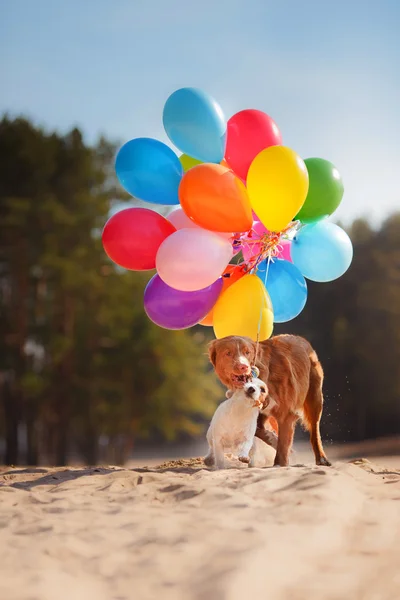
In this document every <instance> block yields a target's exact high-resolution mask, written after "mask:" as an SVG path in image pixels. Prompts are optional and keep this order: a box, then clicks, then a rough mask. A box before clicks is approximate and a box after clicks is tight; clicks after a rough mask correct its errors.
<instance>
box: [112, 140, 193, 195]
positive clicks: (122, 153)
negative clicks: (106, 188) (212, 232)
mask: <svg viewBox="0 0 400 600" xmlns="http://www.w3.org/2000/svg"><path fill="white" fill-rule="evenodd" d="M115 172H116V173H117V177H118V179H119V181H120V183H121V185H122V186H123V187H124V188H125V189H126V191H127V192H129V193H130V194H132V196H134V197H135V198H137V199H138V200H144V201H145V202H153V203H154V204H179V197H178V188H179V184H180V182H181V179H182V175H183V168H182V165H181V163H180V160H179V158H178V157H177V155H176V154H175V152H174V151H173V150H171V148H169V147H168V146H167V145H166V144H163V143H162V142H159V141H158V140H153V139H152V138H136V139H134V140H130V142H127V143H126V144H124V145H123V146H122V148H120V150H119V152H118V154H117V158H116V159H115Z"/></svg>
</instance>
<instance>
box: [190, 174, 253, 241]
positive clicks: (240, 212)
mask: <svg viewBox="0 0 400 600" xmlns="http://www.w3.org/2000/svg"><path fill="white" fill-rule="evenodd" d="M179 199H180V201H181V206H182V208H183V210H184V211H185V213H186V214H187V215H188V217H190V218H191V219H193V221H194V222H195V223H197V224H198V225H200V227H204V229H210V230H211V231H226V232H232V231H234V232H243V231H247V230H248V229H250V227H251V225H252V223H253V219H252V216H251V207H250V202H249V198H248V196H247V192H246V188H245V186H244V185H243V183H242V182H241V181H240V179H238V178H237V177H236V176H235V174H234V173H233V172H232V171H231V170H230V169H227V168H225V167H222V166H221V165H212V164H204V165H198V166H197V167H193V169H190V171H188V172H187V173H185V175H184V176H183V178H182V182H181V185H180V186H179Z"/></svg>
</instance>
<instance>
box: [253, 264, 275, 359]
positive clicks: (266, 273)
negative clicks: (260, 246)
mask: <svg viewBox="0 0 400 600" xmlns="http://www.w3.org/2000/svg"><path fill="white" fill-rule="evenodd" d="M270 262H271V255H270V254H269V255H268V258H267V268H266V269H265V275H264V287H265V288H266V287H267V279H268V273H269V265H270ZM262 311H263V305H262V302H261V306H260V316H259V319H258V326H257V341H256V357H255V359H254V364H255V365H256V364H257V358H258V350H259V347H260V331H261V321H262Z"/></svg>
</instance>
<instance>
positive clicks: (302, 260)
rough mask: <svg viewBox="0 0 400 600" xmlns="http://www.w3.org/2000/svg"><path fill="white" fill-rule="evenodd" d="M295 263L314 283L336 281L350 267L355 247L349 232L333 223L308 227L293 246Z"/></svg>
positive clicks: (291, 248) (315, 224) (293, 242)
mask: <svg viewBox="0 0 400 600" xmlns="http://www.w3.org/2000/svg"><path fill="white" fill-rule="evenodd" d="M290 253H291V257H292V260H293V262H294V264H295V265H296V267H298V268H299V269H300V271H301V272H302V273H303V275H304V277H307V279H311V281H320V282H324V281H333V280H334V279H337V278H338V277H340V276H341V275H343V273H345V272H346V271H347V269H348V268H349V266H350V264H351V261H352V259H353V246H352V243H351V240H350V238H349V236H348V235H347V233H346V232H345V231H343V229H342V228H341V227H339V226H338V225H335V224H334V223H330V222H329V221H320V222H319V223H314V224H312V225H305V226H304V227H303V229H301V230H300V231H299V233H298V234H297V235H296V237H295V238H294V240H293V241H292V245H291V247H290Z"/></svg>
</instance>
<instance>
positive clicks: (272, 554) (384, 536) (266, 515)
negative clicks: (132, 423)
mask: <svg viewBox="0 0 400 600" xmlns="http://www.w3.org/2000/svg"><path fill="white" fill-rule="evenodd" d="M396 462H397V467H396V468H395V467H393V466H391V467H390V468H389V469H385V468H383V467H382V466H380V465H377V464H374V463H372V462H369V461H366V460H361V461H356V462H355V463H346V462H337V463H335V464H334V466H333V467H332V468H322V467H315V466H313V465H311V464H308V465H302V466H293V467H289V468H267V469H261V468H254V469H249V468H247V467H246V466H245V465H243V466H241V467H240V468H237V469H236V468H231V469H228V470H225V471H210V470H207V469H205V468H204V467H203V465H202V463H201V460H192V461H180V463H176V462H172V463H171V462H170V463H166V464H165V465H164V466H163V467H162V468H159V469H156V468H147V469H140V468H136V469H134V470H132V469H124V468H118V467H107V468H68V469H52V468H31V469H22V468H3V469H2V472H1V474H0V527H1V529H0V552H1V560H0V574H1V578H0V598H1V599H2V600H67V599H68V600H70V599H71V600H91V599H93V600H111V599H112V600H131V599H134V600H155V599H158V598H162V599H163V600H180V599H182V600H192V599H196V600H244V599H246V600H247V599H255V600H258V599H260V600H261V599H263V600H264V599H268V600H275V599H277V600H280V599H282V600H286V599H290V600H296V599H307V600H314V599H315V600H321V599H322V600H325V599H329V600H358V599H359V600H395V599H396V600H397V599H398V598H399V597H400V459H394V460H392V461H391V464H395V463H396Z"/></svg>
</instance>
